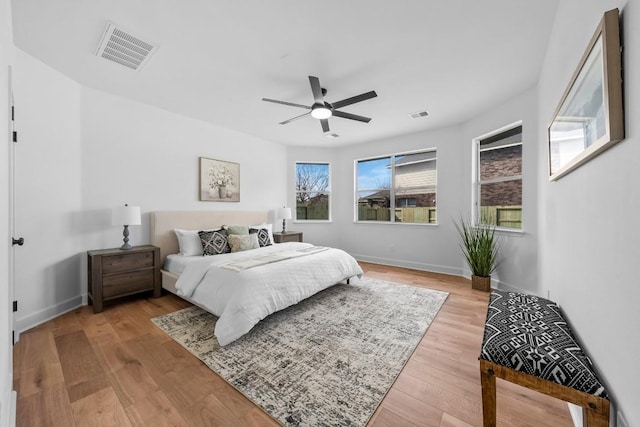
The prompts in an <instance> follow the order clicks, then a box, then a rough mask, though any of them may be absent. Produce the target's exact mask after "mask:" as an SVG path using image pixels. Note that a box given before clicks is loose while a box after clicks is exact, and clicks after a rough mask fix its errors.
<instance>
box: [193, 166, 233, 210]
mask: <svg viewBox="0 0 640 427" xmlns="http://www.w3.org/2000/svg"><path fill="white" fill-rule="evenodd" d="M200 200H201V201H204V202H239V201H240V165H239V164H238V163H233V162H226V161H224V160H215V159H207V158H206V157H200Z"/></svg>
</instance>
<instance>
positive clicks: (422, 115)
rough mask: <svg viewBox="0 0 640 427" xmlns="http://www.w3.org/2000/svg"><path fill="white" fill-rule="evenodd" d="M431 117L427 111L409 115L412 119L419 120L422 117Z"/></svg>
mask: <svg viewBox="0 0 640 427" xmlns="http://www.w3.org/2000/svg"><path fill="white" fill-rule="evenodd" d="M428 115H429V112H428V111H427V110H424V111H418V112H416V113H411V114H409V117H411V118H412V119H419V118H420V117H427V116H428Z"/></svg>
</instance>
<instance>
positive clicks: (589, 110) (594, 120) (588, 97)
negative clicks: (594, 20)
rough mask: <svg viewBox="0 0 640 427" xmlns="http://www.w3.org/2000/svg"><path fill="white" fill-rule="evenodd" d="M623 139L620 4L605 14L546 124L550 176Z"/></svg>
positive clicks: (560, 175) (555, 175) (553, 178)
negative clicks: (550, 118)
mask: <svg viewBox="0 0 640 427" xmlns="http://www.w3.org/2000/svg"><path fill="white" fill-rule="evenodd" d="M623 138H624V111H623V102H622V61H621V53H620V24H619V13H618V9H613V10H610V11H608V12H606V13H605V14H604V16H603V17H602V20H601V21H600V24H599V25H598V28H597V29H596V31H595V33H594V34H593V37H592V38H591V41H590V42H589V46H588V47H587V50H586V51H585V53H584V55H583V56H582V59H581V61H580V64H579V65H578V68H577V69H576V71H575V73H574V74H573V77H572V78H571V82H570V83H569V86H568V87H567V89H566V90H565V92H564V95H563V96H562V99H561V101H560V105H558V108H557V109H556V111H555V113H554V115H553V120H552V122H551V124H550V125H549V179H550V180H551V181H553V180H556V179H558V178H560V177H562V176H564V175H566V174H567V173H569V172H571V171H572V170H574V169H576V168H577V167H579V166H580V165H582V164H584V163H586V162H587V161H588V160H590V159H592V158H593V157H595V156H596V155H598V154H599V153H601V152H603V151H604V150H606V149H607V148H609V147H611V146H612V145H613V144H615V143H616V142H618V141H620V140H622V139H623Z"/></svg>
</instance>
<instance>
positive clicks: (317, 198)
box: [295, 162, 331, 221]
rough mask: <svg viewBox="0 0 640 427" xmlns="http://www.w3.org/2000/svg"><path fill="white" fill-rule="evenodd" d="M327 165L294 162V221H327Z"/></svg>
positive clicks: (328, 193)
mask: <svg viewBox="0 0 640 427" xmlns="http://www.w3.org/2000/svg"><path fill="white" fill-rule="evenodd" d="M329 178H330V177H329V164H328V163H302V162H296V216H295V220H296V221H329V220H330V215H329V212H330V210H329V199H330V196H331V181H330V179H329Z"/></svg>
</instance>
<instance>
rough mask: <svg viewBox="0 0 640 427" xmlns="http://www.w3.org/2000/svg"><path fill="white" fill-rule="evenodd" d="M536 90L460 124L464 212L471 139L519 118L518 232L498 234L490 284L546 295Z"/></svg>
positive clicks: (468, 203)
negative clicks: (541, 277) (541, 272)
mask: <svg viewBox="0 0 640 427" xmlns="http://www.w3.org/2000/svg"><path fill="white" fill-rule="evenodd" d="M536 101H537V92H536V90H535V88H532V89H530V90H528V91H526V92H524V93H522V94H520V95H517V96H514V97H513V98H512V99H510V100H508V101H507V102H504V103H503V104H501V105H499V106H496V107H493V108H490V109H489V110H488V111H487V112H484V113H482V114H480V115H478V116H477V117H475V118H474V119H473V120H470V121H469V122H467V123H465V124H464V125H463V138H462V141H461V144H462V145H463V151H462V154H463V157H462V158H463V161H462V164H463V165H468V166H466V167H463V168H462V170H461V171H459V172H460V173H461V174H463V175H464V185H465V187H464V191H463V193H462V197H463V198H465V202H464V203H466V204H465V205H464V207H465V209H466V210H465V215H466V216H467V217H468V216H470V214H471V199H470V194H471V191H472V188H471V166H470V165H471V163H472V161H473V159H472V144H473V142H472V141H473V139H474V138H477V137H479V136H482V135H484V134H487V133H489V132H492V131H494V130H496V129H500V128H502V127H504V126H506V125H510V124H512V123H515V122H517V121H522V230H521V231H522V232H521V233H517V232H509V233H498V241H499V245H500V264H499V266H498V269H497V270H496V272H495V274H494V275H493V276H494V277H493V279H494V285H499V286H500V287H501V288H503V289H511V290H516V291H520V292H528V293H534V294H538V295H541V296H546V290H544V289H540V288H539V283H538V265H537V239H538V211H537V206H538V200H537V199H538V194H537V178H538V158H537V153H538V145H539V142H538V141H539V137H538V119H537V103H536Z"/></svg>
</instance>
